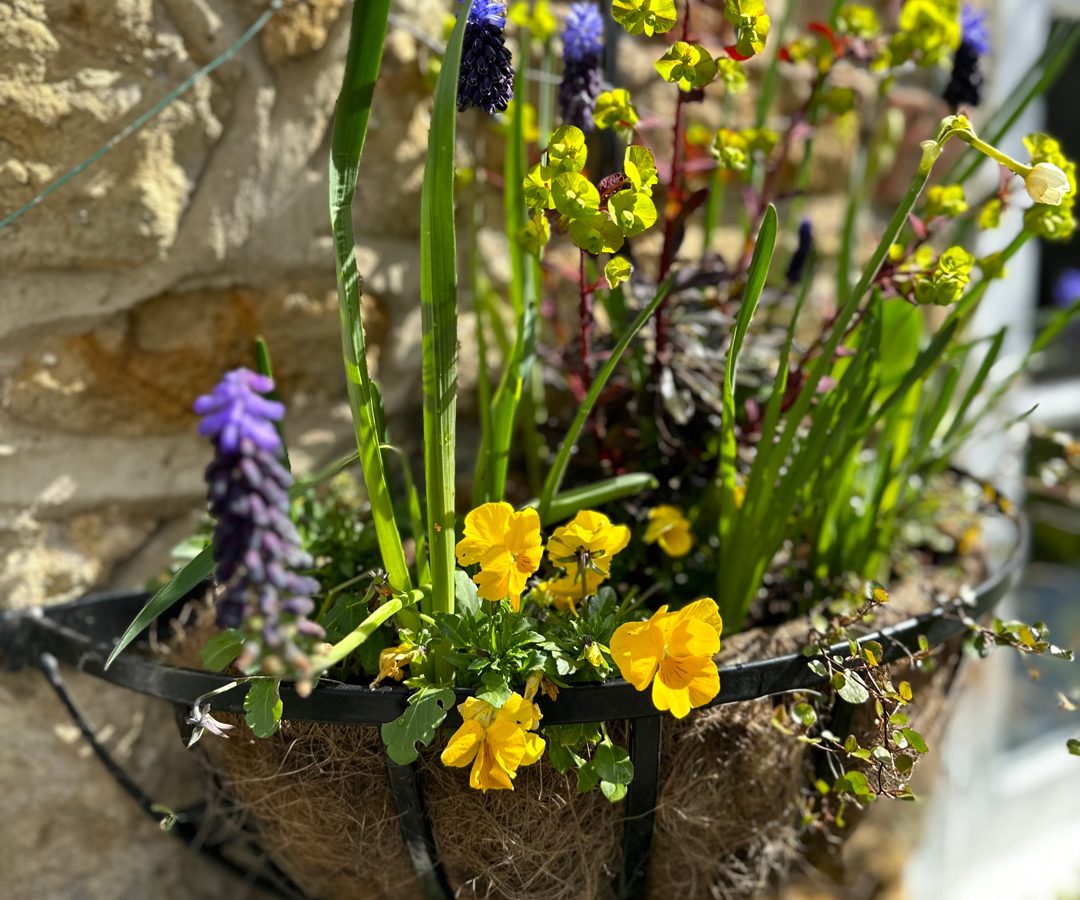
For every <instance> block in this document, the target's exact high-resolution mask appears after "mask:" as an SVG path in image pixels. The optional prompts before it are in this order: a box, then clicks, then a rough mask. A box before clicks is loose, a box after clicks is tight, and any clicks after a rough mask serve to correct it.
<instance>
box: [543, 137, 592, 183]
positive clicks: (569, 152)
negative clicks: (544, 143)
mask: <svg viewBox="0 0 1080 900" xmlns="http://www.w3.org/2000/svg"><path fill="white" fill-rule="evenodd" d="M547 155H548V169H549V170H550V172H551V174H552V175H561V174H562V173H563V172H580V171H581V170H582V169H584V168H585V160H586V159H587V158H588V155H589V149H588V147H586V146H585V134H584V132H582V130H581V129H580V128H578V127H577V126H576V125H563V126H562V127H561V128H556V129H555V131H554V132H552V135H551V140H550V141H549V142H548V148H547Z"/></svg>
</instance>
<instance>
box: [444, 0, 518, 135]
mask: <svg viewBox="0 0 1080 900" xmlns="http://www.w3.org/2000/svg"><path fill="white" fill-rule="evenodd" d="M505 25H506V6H505V5H504V4H503V3H499V2H496V0H473V2H472V6H471V7H470V9H469V18H468V21H467V22H466V23H465V34H464V36H463V38H462V45H461V69H460V70H459V73H458V92H457V107H458V111H459V112H464V111H465V110H466V109H468V108H469V107H470V106H475V107H477V108H478V109H482V110H484V112H486V113H487V114H488V115H495V113H497V112H502V111H503V110H505V109H506V107H507V106H508V105H509V104H510V100H511V99H512V98H513V96H514V61H513V58H512V57H511V55H510V51H509V50H508V49H507V47H506V42H505V40H504V38H503V28H504V27H505Z"/></svg>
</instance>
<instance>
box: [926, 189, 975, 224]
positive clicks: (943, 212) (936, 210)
mask: <svg viewBox="0 0 1080 900" xmlns="http://www.w3.org/2000/svg"><path fill="white" fill-rule="evenodd" d="M967 208H968V205H967V200H966V199H965V198H964V189H963V188H962V187H961V186H960V185H958V184H935V185H934V186H933V187H931V188H930V189H929V190H928V191H927V192H926V217H927V218H928V219H933V218H935V217H937V216H944V217H945V218H947V219H953V218H956V216H959V215H960V214H961V213H965V212H967Z"/></svg>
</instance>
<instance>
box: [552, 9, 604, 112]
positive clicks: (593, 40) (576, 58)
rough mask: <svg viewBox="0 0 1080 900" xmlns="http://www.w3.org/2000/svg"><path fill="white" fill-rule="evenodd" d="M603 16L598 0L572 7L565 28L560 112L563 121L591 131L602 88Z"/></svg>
mask: <svg viewBox="0 0 1080 900" xmlns="http://www.w3.org/2000/svg"><path fill="white" fill-rule="evenodd" d="M603 35H604V20H603V19H602V18H601V16H600V9H599V7H597V5H596V4H595V3H575V4H573V5H572V6H571V7H570V12H569V14H568V15H567V17H566V27H565V28H564V29H563V35H562V39H563V79H562V83H561V84H560V85H559V114H560V115H561V116H562V120H563V124H565V125H576V126H577V127H578V128H580V129H581V130H582V131H592V130H593V129H594V128H595V127H596V126H595V124H594V123H593V117H592V111H593V107H594V106H595V105H596V100H597V98H598V97H599V96H600V91H601V89H602V88H603V84H602V81H603V77H602V72H601V59H602V57H603V52H604V44H603Z"/></svg>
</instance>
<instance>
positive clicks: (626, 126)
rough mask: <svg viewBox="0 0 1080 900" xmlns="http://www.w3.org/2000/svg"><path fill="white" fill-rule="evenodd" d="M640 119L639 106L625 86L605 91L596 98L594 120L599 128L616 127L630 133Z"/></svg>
mask: <svg viewBox="0 0 1080 900" xmlns="http://www.w3.org/2000/svg"><path fill="white" fill-rule="evenodd" d="M639 119H640V116H638V111H637V108H636V107H635V106H634V104H633V101H632V100H631V99H630V92H629V91H627V90H625V89H623V88H616V89H615V90H613V91H604V92H603V93H602V94H601V95H600V96H599V97H597V98H596V105H595V106H594V107H593V121H594V122H595V123H596V127H597V128H601V129H604V128H615V129H616V130H618V131H620V132H624V133H630V132H632V131H633V130H634V126H635V125H637V123H638V121H639Z"/></svg>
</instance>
